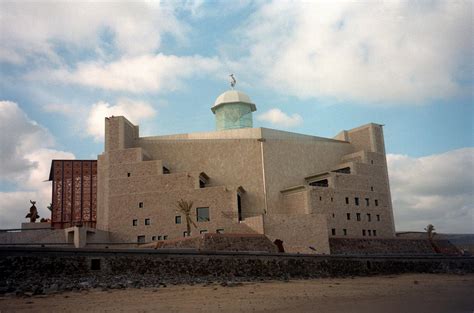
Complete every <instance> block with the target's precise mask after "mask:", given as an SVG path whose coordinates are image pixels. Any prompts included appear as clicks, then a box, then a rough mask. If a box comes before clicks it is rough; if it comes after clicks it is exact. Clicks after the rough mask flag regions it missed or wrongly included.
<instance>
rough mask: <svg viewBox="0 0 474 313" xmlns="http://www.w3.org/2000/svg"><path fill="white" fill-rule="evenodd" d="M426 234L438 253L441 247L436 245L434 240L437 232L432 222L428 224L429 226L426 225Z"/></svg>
mask: <svg viewBox="0 0 474 313" xmlns="http://www.w3.org/2000/svg"><path fill="white" fill-rule="evenodd" d="M425 231H426V234H427V235H428V241H429V242H430V244H431V246H432V247H433V250H434V251H435V252H436V253H440V252H441V251H440V249H439V248H438V246H437V245H436V243H435V241H434V240H433V238H434V235H436V232H435V227H434V226H433V225H432V224H428V226H426V227H425Z"/></svg>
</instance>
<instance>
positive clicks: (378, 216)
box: [377, 214, 380, 222]
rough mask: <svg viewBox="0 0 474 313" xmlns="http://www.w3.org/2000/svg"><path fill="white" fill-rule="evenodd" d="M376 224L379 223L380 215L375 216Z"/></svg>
mask: <svg viewBox="0 0 474 313" xmlns="http://www.w3.org/2000/svg"><path fill="white" fill-rule="evenodd" d="M377 222H380V215H378V214H377Z"/></svg>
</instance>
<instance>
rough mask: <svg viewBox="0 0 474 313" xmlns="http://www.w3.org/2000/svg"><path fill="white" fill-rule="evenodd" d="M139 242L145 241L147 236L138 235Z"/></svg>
mask: <svg viewBox="0 0 474 313" xmlns="http://www.w3.org/2000/svg"><path fill="white" fill-rule="evenodd" d="M137 242H138V243H144V242H145V236H144V235H141V236H138V237H137Z"/></svg>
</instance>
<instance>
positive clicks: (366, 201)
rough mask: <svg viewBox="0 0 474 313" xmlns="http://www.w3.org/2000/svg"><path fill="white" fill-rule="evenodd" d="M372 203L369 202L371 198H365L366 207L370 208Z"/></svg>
mask: <svg viewBox="0 0 474 313" xmlns="http://www.w3.org/2000/svg"><path fill="white" fill-rule="evenodd" d="M369 204H370V202H369V198H365V205H366V206H369Z"/></svg>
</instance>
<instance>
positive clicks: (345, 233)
mask: <svg viewBox="0 0 474 313" xmlns="http://www.w3.org/2000/svg"><path fill="white" fill-rule="evenodd" d="M342 231H343V232H344V236H347V229H345V228H344V229H343V230H342Z"/></svg>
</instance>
